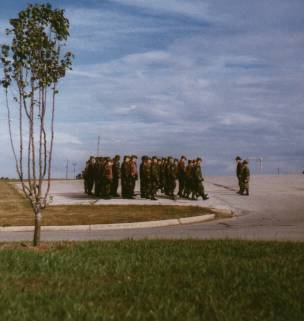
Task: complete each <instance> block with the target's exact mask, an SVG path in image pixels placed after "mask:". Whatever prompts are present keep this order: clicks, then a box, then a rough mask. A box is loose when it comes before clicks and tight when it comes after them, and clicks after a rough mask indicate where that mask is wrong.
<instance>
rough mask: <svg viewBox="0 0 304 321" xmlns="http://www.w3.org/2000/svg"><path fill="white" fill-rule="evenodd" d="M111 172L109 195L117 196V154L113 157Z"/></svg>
mask: <svg viewBox="0 0 304 321" xmlns="http://www.w3.org/2000/svg"><path fill="white" fill-rule="evenodd" d="M112 172H113V181H112V186H111V195H112V196H113V197H119V194H118V193H117V189H118V185H119V179H120V156H119V155H116V156H115V157H114V159H113V165H112Z"/></svg>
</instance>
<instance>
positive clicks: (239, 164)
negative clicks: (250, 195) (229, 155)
mask: <svg viewBox="0 0 304 321" xmlns="http://www.w3.org/2000/svg"><path fill="white" fill-rule="evenodd" d="M235 161H236V177H237V179H238V183H239V191H238V194H241V193H242V190H243V186H242V167H243V164H242V159H241V157H240V156H237V157H236V158H235Z"/></svg>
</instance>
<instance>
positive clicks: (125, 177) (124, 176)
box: [121, 155, 130, 198]
mask: <svg viewBox="0 0 304 321" xmlns="http://www.w3.org/2000/svg"><path fill="white" fill-rule="evenodd" d="M129 161H130V156H128V155H126V156H124V160H123V162H122V164H121V196H122V197H123V198H127V197H128V195H129V186H128V182H129V177H130V166H129Z"/></svg>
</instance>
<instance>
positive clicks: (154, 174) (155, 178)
mask: <svg viewBox="0 0 304 321" xmlns="http://www.w3.org/2000/svg"><path fill="white" fill-rule="evenodd" d="M158 186H159V171H158V164H157V157H156V156H154V157H153V158H152V164H151V200H154V201H156V200H157V199H156V193H157V190H158Z"/></svg>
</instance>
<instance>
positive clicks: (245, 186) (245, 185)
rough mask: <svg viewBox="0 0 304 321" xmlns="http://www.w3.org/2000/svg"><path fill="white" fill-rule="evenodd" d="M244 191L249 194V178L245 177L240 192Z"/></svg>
mask: <svg viewBox="0 0 304 321" xmlns="http://www.w3.org/2000/svg"><path fill="white" fill-rule="evenodd" d="M243 193H246V194H247V195H249V180H248V179H245V180H242V191H241V194H243Z"/></svg>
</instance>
